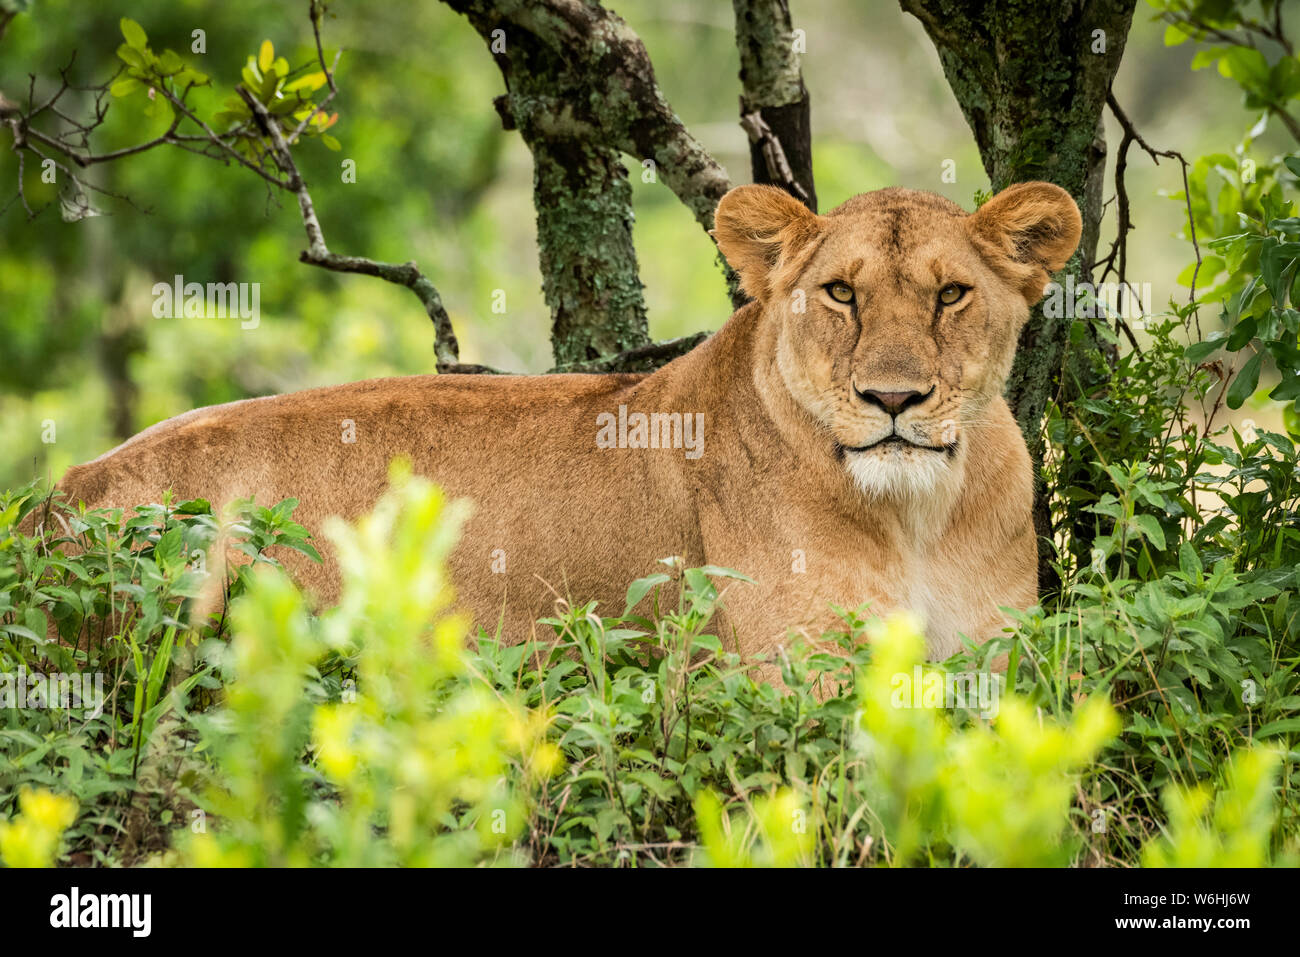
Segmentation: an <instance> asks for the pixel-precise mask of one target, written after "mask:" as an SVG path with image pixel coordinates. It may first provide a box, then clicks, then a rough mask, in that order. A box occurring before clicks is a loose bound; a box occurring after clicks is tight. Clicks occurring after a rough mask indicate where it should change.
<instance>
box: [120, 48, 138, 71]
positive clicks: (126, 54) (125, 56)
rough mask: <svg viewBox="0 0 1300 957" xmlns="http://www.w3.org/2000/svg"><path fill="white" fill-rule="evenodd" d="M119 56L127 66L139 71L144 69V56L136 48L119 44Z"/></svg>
mask: <svg viewBox="0 0 1300 957" xmlns="http://www.w3.org/2000/svg"><path fill="white" fill-rule="evenodd" d="M117 56H118V59H119V60H121V61H122V62H123V63H125V64H126V65H127V66H133V67H135V68H136V69H137V70H143V69H144V54H143V53H141V52H140V51H139V50H137V49H135V48H134V47H131V46H128V45H127V44H125V43H122V44H119V45H118V48H117Z"/></svg>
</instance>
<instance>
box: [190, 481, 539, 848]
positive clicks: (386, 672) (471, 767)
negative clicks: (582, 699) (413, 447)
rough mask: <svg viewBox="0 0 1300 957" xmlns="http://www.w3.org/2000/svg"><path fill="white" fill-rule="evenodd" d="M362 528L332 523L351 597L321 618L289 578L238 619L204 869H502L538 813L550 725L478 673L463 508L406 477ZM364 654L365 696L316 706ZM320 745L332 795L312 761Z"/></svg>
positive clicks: (266, 580) (361, 690) (199, 843)
mask: <svg viewBox="0 0 1300 957" xmlns="http://www.w3.org/2000/svg"><path fill="white" fill-rule="evenodd" d="M392 479H393V482H392V485H393V488H392V489H391V490H390V491H389V492H388V493H387V494H386V495H385V496H384V498H383V499H382V500H381V501H380V503H379V504H378V506H377V507H376V508H375V510H374V512H373V513H372V514H370V515H368V516H366V517H365V518H363V519H361V520H360V521H359V522H358V523H357V525H356V526H355V527H349V526H347V525H345V524H343V523H341V522H337V523H335V524H334V525H333V526H332V527H330V528H329V529H328V534H329V537H330V538H331V539H332V540H333V541H334V543H335V545H336V546H337V549H338V554H339V558H340V563H341V567H342V572H343V595H342V599H341V601H340V603H339V605H338V607H337V608H335V609H333V610H331V611H330V612H328V613H326V614H325V615H324V616H323V617H322V619H321V620H320V622H319V623H318V624H317V623H314V622H313V621H312V620H311V619H310V618H309V616H308V614H307V609H306V607H305V605H304V600H303V598H302V596H301V594H300V593H299V592H298V591H297V589H295V588H294V587H293V585H292V584H290V583H289V581H288V580H287V579H286V578H285V577H284V575H283V574H282V573H280V572H279V571H278V570H271V571H268V572H267V573H265V574H262V575H260V576H259V579H258V581H257V582H256V583H255V585H254V586H253V587H252V588H251V589H250V591H249V593H248V595H247V596H246V597H245V598H244V599H243V600H242V601H240V602H239V603H238V604H237V606H236V607H235V609H234V611H233V616H234V631H235V638H234V642H233V649H232V670H233V673H234V680H233V681H232V682H231V683H230V684H229V695H228V699H227V707H226V708H225V710H224V711H223V712H222V714H221V715H220V718H219V720H220V725H219V728H220V732H221V733H220V735H219V737H218V738H217V739H216V743H215V748H216V751H217V758H218V761H219V764H220V769H221V772H222V773H221V775H220V776H219V778H218V780H219V782H220V787H217V788H214V789H213V790H212V791H211V793H210V795H209V805H208V806H209V809H210V810H211V811H213V812H214V813H215V814H216V815H217V817H218V819H219V820H218V822H217V824H216V826H215V827H214V828H213V829H212V830H211V832H209V833H205V834H200V835H198V836H196V837H193V838H192V839H191V840H190V841H189V842H188V845H187V849H186V859H187V860H188V861H189V862H190V863H195V864H205V865H213V864H236V865H237V864H273V865H302V864H313V863H328V864H335V865H346V866H367V865H384V864H403V865H456V864H468V863H474V862H477V861H482V860H490V859H495V858H496V857H497V856H498V851H499V849H500V848H501V847H502V846H503V845H505V844H508V843H509V841H510V840H511V839H512V838H513V837H514V836H515V835H517V834H518V833H519V831H520V830H521V828H522V827H523V825H524V821H525V813H526V809H525V807H524V806H523V805H522V803H521V801H520V799H519V797H517V796H516V794H515V792H514V790H513V788H512V787H511V786H510V784H509V783H508V781H510V780H516V782H517V783H520V782H519V781H518V779H520V778H526V777H528V776H529V775H531V774H544V773H549V771H550V770H551V769H552V768H553V766H554V764H555V763H556V760H557V758H556V755H555V753H554V751H553V749H548V748H547V747H545V746H543V745H540V744H539V743H538V739H539V736H540V731H541V729H540V728H539V727H538V719H537V718H531V719H530V718H529V717H528V716H527V715H526V713H525V712H523V711H522V710H520V709H518V708H515V707H513V706H511V705H510V704H509V703H508V702H506V701H505V700H503V699H502V698H500V697H499V696H497V695H495V694H494V693H493V692H491V691H490V690H489V689H488V688H487V687H486V686H484V685H483V684H482V683H475V684H473V685H471V684H470V683H469V682H468V681H466V680H465V678H466V673H467V667H466V662H465V657H464V655H463V652H462V641H463V638H464V635H465V629H466V622H465V620H464V619H463V618H462V617H461V616H460V615H458V614H456V613H455V611H454V610H453V604H452V603H453V597H454V596H453V594H452V591H451V588H450V586H449V584H448V581H447V577H446V570H445V564H446V558H447V555H448V553H449V552H450V550H451V548H452V545H453V544H454V543H455V541H456V538H457V535H458V533H459V528H460V524H461V522H462V520H463V517H464V511H463V509H462V507H461V506H460V505H458V504H450V505H449V504H447V503H446V502H445V501H444V498H443V494H442V492H441V491H440V490H438V489H437V488H435V487H434V486H432V485H431V484H429V483H428V482H426V481H424V480H421V479H417V478H412V477H410V476H409V474H408V473H407V472H406V471H405V470H403V469H400V468H395V469H394V470H393V473H392ZM329 651H335V652H338V653H341V654H350V655H351V654H355V656H356V662H357V664H356V687H355V691H353V690H352V688H351V687H350V686H348V687H346V688H345V691H344V695H343V699H342V700H341V701H338V702H329V703H326V702H316V703H313V702H311V700H310V693H311V687H312V681H311V677H312V674H313V670H314V669H313V665H314V664H315V663H316V662H318V661H320V660H321V659H322V657H323V656H324V655H325V654H326V653H327V652H329ZM308 740H310V742H311V748H312V750H313V752H314V757H315V768H316V769H317V770H318V771H319V773H320V774H321V775H322V776H323V777H324V779H325V781H324V782H321V783H325V784H328V785H329V787H328V788H320V789H319V790H321V791H324V792H326V795H327V796H324V797H321V798H316V797H313V796H312V793H311V791H310V790H309V789H308V788H306V787H304V785H305V784H306V783H307V782H306V781H304V779H303V777H304V776H303V774H302V773H301V771H300V768H299V765H300V761H301V757H302V753H303V749H304V745H305V744H306V742H307V741H308Z"/></svg>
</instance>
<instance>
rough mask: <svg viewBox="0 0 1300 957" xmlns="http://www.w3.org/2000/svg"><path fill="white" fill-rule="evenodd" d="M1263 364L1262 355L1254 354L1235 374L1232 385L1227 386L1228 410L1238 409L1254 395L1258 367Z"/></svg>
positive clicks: (1257, 378) (1260, 353)
mask: <svg viewBox="0 0 1300 957" xmlns="http://www.w3.org/2000/svg"><path fill="white" fill-rule="evenodd" d="M1263 362H1264V354H1263V353H1262V352H1256V353H1255V354H1254V355H1253V356H1251V357H1250V361H1249V362H1247V363H1246V364H1245V365H1244V366H1243V367H1242V369H1241V371H1240V372H1238V373H1237V376H1236V378H1234V379H1233V380H1232V385H1230V386H1228V408H1230V409H1240V408H1241V404H1242V403H1243V402H1245V401H1246V400H1247V399H1249V398H1250V397H1251V396H1252V395H1254V394H1255V387H1256V386H1257V385H1259V367H1260V365H1261V364H1263Z"/></svg>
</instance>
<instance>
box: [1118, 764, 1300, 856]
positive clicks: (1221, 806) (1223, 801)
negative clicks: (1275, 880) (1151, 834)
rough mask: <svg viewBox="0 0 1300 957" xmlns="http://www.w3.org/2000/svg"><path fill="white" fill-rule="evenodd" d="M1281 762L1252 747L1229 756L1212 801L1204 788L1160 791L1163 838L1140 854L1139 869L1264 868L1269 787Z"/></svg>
mask: <svg viewBox="0 0 1300 957" xmlns="http://www.w3.org/2000/svg"><path fill="white" fill-rule="evenodd" d="M1280 763H1281V759H1280V757H1279V755H1278V754H1277V753H1276V752H1275V751H1271V750H1267V749H1263V748H1257V749H1252V750H1249V751H1239V752H1238V753H1236V754H1234V755H1233V756H1232V760H1231V761H1230V762H1229V763H1228V766H1227V769H1226V770H1225V772H1224V779H1225V781H1224V783H1225V786H1224V788H1223V789H1222V790H1221V791H1219V792H1218V795H1217V797H1216V796H1215V795H1214V794H1213V793H1212V792H1211V791H1210V789H1209V788H1208V787H1206V785H1204V784H1198V785H1197V786H1195V787H1193V788H1190V789H1186V790H1185V789H1183V788H1179V787H1175V786H1172V785H1171V786H1170V787H1168V788H1166V789H1165V792H1164V804H1165V809H1166V810H1167V811H1168V812H1169V827H1168V831H1167V833H1166V834H1165V835H1164V836H1162V837H1158V838H1155V839H1153V840H1151V841H1149V842H1148V843H1147V845H1146V846H1145V847H1144V848H1143V849H1142V864H1143V866H1144V867H1264V866H1266V865H1267V864H1269V862H1270V861H1269V834H1270V831H1271V830H1272V826H1273V815H1274V813H1275V812H1274V796H1273V788H1274V784H1275V781H1276V778H1277V770H1278V766H1279V765H1280Z"/></svg>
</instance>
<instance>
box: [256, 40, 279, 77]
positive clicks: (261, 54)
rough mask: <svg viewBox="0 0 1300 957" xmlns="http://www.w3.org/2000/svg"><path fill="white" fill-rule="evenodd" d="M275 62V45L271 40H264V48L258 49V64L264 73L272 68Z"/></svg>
mask: <svg viewBox="0 0 1300 957" xmlns="http://www.w3.org/2000/svg"><path fill="white" fill-rule="evenodd" d="M274 62H275V47H274V46H272V45H271V41H270V40H263V41H262V48H261V49H260V50H258V51H257V65H258V67H259V68H260V69H261V71H262V72H263V73H265V72H266V71H267V70H269V69H271V64H272V63H274Z"/></svg>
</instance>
